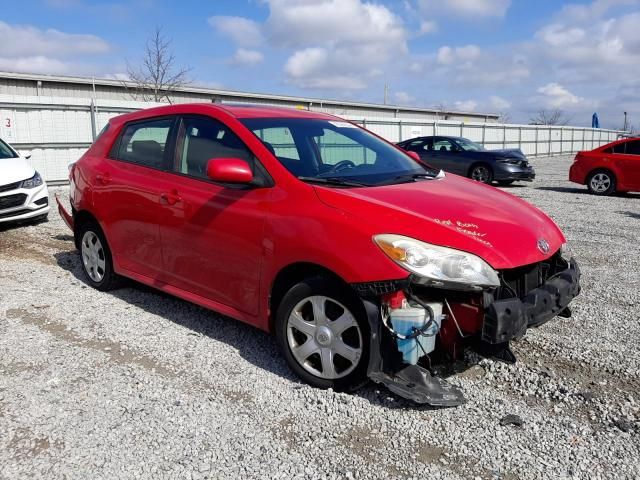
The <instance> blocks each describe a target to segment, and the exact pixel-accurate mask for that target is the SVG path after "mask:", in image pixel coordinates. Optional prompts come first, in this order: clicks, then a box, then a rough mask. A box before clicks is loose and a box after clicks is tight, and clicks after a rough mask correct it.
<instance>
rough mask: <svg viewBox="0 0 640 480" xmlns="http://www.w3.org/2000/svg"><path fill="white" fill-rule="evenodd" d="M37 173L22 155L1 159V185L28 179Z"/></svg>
mask: <svg viewBox="0 0 640 480" xmlns="http://www.w3.org/2000/svg"><path fill="white" fill-rule="evenodd" d="M35 173H36V171H35V169H34V168H33V167H32V166H31V165H29V162H27V161H26V160H25V159H24V158H22V157H18V158H2V159H0V185H7V184H10V183H15V182H19V181H20V180H26V179H28V178H31V177H33V176H34V175H35Z"/></svg>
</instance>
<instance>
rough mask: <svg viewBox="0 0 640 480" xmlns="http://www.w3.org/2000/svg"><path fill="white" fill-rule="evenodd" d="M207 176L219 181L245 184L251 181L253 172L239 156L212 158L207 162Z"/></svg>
mask: <svg viewBox="0 0 640 480" xmlns="http://www.w3.org/2000/svg"><path fill="white" fill-rule="evenodd" d="M207 177H209V178H210V179H211V180H213V181H215V182H220V183H238V184H247V183H251V182H252V181H253V172H252V171H251V167H250V166H249V164H248V163H247V162H245V161H244V160H241V159H240V158H212V159H211V160H209V161H208V162H207Z"/></svg>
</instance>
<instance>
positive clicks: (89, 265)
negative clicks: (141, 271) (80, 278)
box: [78, 221, 117, 291]
mask: <svg viewBox="0 0 640 480" xmlns="http://www.w3.org/2000/svg"><path fill="white" fill-rule="evenodd" d="M78 237H79V238H80V259H81V260H82V269H83V271H84V273H85V276H86V278H87V282H88V283H89V285H91V286H92V287H93V288H96V289H97V290H102V291H106V290H111V289H113V288H115V286H116V282H117V276H116V274H115V273H114V271H113V262H112V260H111V251H110V250H109V245H108V244H107V239H106V238H105V236H104V234H103V233H102V229H101V228H100V226H99V225H98V224H97V223H95V222H93V221H87V222H85V223H83V224H82V225H81V226H80V228H79V231H78Z"/></svg>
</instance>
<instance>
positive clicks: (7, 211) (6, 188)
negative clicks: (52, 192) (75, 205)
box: [0, 139, 51, 223]
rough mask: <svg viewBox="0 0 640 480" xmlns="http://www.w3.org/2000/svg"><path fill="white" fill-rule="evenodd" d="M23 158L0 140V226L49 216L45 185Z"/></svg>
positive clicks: (47, 195)
mask: <svg viewBox="0 0 640 480" xmlns="http://www.w3.org/2000/svg"><path fill="white" fill-rule="evenodd" d="M27 158H29V157H27ZM27 158H25V157H21V156H20V155H19V154H18V152H16V151H15V150H14V149H13V148H11V147H10V146H9V145H8V144H7V143H5V142H4V141H2V140H1V139H0V223H5V222H15V221H22V220H38V221H39V220H44V219H45V218H47V215H48V214H49V209H50V208H51V207H49V191H48V190H47V185H46V183H45V182H44V180H43V179H42V177H41V176H40V174H39V173H38V172H36V170H35V169H34V168H33V167H32V166H31V165H29V163H28V162H27Z"/></svg>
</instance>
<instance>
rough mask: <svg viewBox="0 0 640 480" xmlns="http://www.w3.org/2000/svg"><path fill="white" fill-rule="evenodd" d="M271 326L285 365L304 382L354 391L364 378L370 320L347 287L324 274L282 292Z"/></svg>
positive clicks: (365, 380)
mask: <svg viewBox="0 0 640 480" xmlns="http://www.w3.org/2000/svg"><path fill="white" fill-rule="evenodd" d="M314 304H315V305H314ZM317 312H320V315H318V314H317ZM338 321H339V322H340V323H339V324H338V323H334V322H338ZM344 327H346V328H344ZM274 328H275V336H276V341H277V343H278V346H279V347H280V350H281V352H282V354H283V356H284V358H285V360H286V361H287V363H288V364H289V367H290V368H291V370H293V372H294V373H295V374H296V375H298V376H299V377H300V378H301V379H302V380H303V381H305V382H306V383H308V384H309V385H311V386H313V387H316V388H323V389H326V388H333V389H334V390H336V391H353V390H355V389H357V388H358V387H360V386H362V385H363V384H365V383H366V382H367V365H368V362H369V337H370V330H369V323H368V320H367V319H366V314H365V311H364V306H363V305H362V302H361V301H360V299H358V297H357V296H356V295H355V293H353V292H351V291H349V289H348V287H346V288H345V287H344V286H342V285H340V284H339V283H338V282H336V281H335V280H331V279H328V278H324V277H313V278H309V279H305V280H303V281H301V282H300V283H298V284H296V285H294V286H293V287H292V288H291V289H290V290H289V291H288V292H287V293H286V294H285V295H284V297H283V298H282V301H281V302H280V305H279V306H278V308H277V312H276V319H275V324H274ZM343 328H344V330H343ZM341 330H342V331H341ZM343 355H345V356H343Z"/></svg>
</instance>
